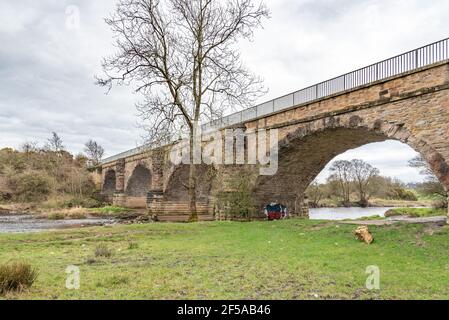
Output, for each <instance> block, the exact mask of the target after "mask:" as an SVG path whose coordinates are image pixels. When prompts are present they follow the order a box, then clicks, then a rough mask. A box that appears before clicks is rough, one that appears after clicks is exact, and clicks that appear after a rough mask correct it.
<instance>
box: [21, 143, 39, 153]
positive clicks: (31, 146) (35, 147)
mask: <svg viewBox="0 0 449 320" xmlns="http://www.w3.org/2000/svg"><path fill="white" fill-rule="evenodd" d="M20 150H21V151H22V152H25V153H31V152H38V151H39V143H38V142H37V141H25V142H24V143H22V145H21V146H20Z"/></svg>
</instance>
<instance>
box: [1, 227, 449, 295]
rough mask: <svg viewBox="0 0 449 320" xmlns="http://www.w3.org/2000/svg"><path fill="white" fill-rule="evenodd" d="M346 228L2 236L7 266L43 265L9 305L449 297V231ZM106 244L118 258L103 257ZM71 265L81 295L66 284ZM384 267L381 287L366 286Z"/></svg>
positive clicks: (118, 230) (165, 229) (78, 231)
mask: <svg viewBox="0 0 449 320" xmlns="http://www.w3.org/2000/svg"><path fill="white" fill-rule="evenodd" d="M354 229H355V226H352V225H343V224H338V223H336V222H320V221H306V220H286V221H277V222H249V223H238V222H210V223H198V224H162V223H159V224H156V223H154V224H147V225H117V226H113V227H93V228H85V229H73V230H65V231H55V232H46V233H39V234H19V235H7V234H3V235H0V247H1V250H0V262H1V263H5V262H8V261H11V260H25V261H27V262H29V263H31V264H32V265H33V266H36V267H37V268H38V269H39V275H38V278H37V280H36V282H35V284H34V285H33V287H32V288H31V289H30V290H28V291H25V292H22V293H17V294H7V295H6V296H4V297H3V298H7V299H42V298H45V299H185V298H186V299H410V298H416V299H440V298H441V299H449V259H448V256H449V227H448V226H443V227H430V226H428V225H427V226H426V225H403V224H397V225H391V226H379V227H374V226H373V227H370V229H371V230H372V232H373V234H374V238H375V242H374V243H373V244H372V245H369V246H368V245H366V244H364V243H361V242H358V241H356V240H355V238H354V235H353V234H352V231H353V230H354ZM98 246H101V248H102V250H104V249H105V247H106V248H108V249H109V250H110V251H111V252H110V253H111V255H110V256H108V255H106V256H103V257H95V251H96V249H97V251H98ZM69 265H76V266H78V267H79V268H80V271H81V274H80V276H81V287H80V289H79V290H68V289H66V288H65V283H66V276H67V275H66V273H65V270H66V268H67V266H69ZM370 265H376V266H378V267H379V268H380V273H381V277H380V290H373V291H370V290H368V289H366V287H365V281H366V278H367V276H368V275H367V274H366V273H365V270H366V267H367V266H370Z"/></svg>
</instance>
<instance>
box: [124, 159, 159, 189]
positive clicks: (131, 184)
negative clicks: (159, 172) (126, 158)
mask: <svg viewBox="0 0 449 320" xmlns="http://www.w3.org/2000/svg"><path fill="white" fill-rule="evenodd" d="M151 179H152V177H151V171H150V169H148V168H147V167H146V166H145V165H143V164H138V165H137V166H136V167H135V168H134V170H133V173H132V174H131V177H130V178H129V180H128V183H127V185H126V189H125V194H126V195H127V196H130V197H146V196H147V193H148V192H149V191H150V190H151V182H152V181H151Z"/></svg>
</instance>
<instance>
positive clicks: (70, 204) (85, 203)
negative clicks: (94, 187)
mask: <svg viewBox="0 0 449 320" xmlns="http://www.w3.org/2000/svg"><path fill="white" fill-rule="evenodd" d="M101 205H102V203H101V202H100V201H98V200H96V199H92V198H73V199H70V200H67V201H65V202H64V204H63V206H64V207H65V208H74V207H83V208H98V207H101Z"/></svg>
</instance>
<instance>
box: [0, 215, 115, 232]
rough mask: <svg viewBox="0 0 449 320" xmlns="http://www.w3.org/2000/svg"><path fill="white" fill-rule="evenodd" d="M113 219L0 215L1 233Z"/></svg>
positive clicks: (98, 223)
mask: <svg viewBox="0 0 449 320" xmlns="http://www.w3.org/2000/svg"><path fill="white" fill-rule="evenodd" d="M113 222H114V220H111V219H96V218H95V219H94V218H89V219H71V220H47V219H39V218H36V217H35V216H32V215H0V233H21V232H38V231H44V230H50V229H63V228H73V227H86V226H95V225H103V224H110V223H113Z"/></svg>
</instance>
